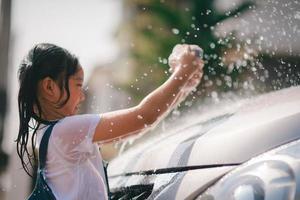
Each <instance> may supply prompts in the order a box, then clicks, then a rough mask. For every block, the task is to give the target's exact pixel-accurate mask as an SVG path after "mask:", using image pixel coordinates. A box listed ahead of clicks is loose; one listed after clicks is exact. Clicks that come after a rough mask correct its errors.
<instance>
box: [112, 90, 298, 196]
mask: <svg viewBox="0 0 300 200" xmlns="http://www.w3.org/2000/svg"><path fill="white" fill-rule="evenodd" d="M215 105H216V106H215V107H216V108H215V109H213V108H210V109H206V111H205V112H200V111H199V112H198V113H197V112H195V113H193V114H189V115H188V116H187V117H179V118H178V120H174V123H173V125H170V126H169V127H168V128H165V129H162V128H160V129H159V130H160V131H161V130H163V133H160V134H156V135H155V137H153V138H151V139H147V140H145V141H142V142H140V143H138V144H137V145H135V146H134V147H132V148H130V149H128V150H127V151H125V152H124V153H122V154H121V155H120V156H118V157H117V158H115V159H114V160H112V161H111V162H110V164H109V166H108V179H109V190H110V197H111V199H161V200H166V199H176V200H182V199H187V200H189V199H196V200H214V199H216V200H219V199H222V200H223V199H225V200H227V199H230V200H231V199H232V200H263V199H264V200H298V199H300V87H299V86H297V87H291V88H286V89H282V90H278V91H273V92H270V93H267V94H262V95H258V96H256V97H253V98H245V99H241V100H237V101H232V102H231V103H230V104H227V105H222V104H215ZM203 107H204V106H203ZM194 110H197V109H194ZM150 134H151V133H150Z"/></svg>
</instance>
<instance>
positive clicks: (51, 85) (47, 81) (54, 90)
mask: <svg viewBox="0 0 300 200" xmlns="http://www.w3.org/2000/svg"><path fill="white" fill-rule="evenodd" d="M41 86H42V89H43V91H44V94H46V95H47V96H48V97H57V96H59V94H60V89H59V87H58V85H57V83H56V82H55V81H54V80H53V79H52V78H50V77H46V78H44V79H43V80H42V82H41Z"/></svg>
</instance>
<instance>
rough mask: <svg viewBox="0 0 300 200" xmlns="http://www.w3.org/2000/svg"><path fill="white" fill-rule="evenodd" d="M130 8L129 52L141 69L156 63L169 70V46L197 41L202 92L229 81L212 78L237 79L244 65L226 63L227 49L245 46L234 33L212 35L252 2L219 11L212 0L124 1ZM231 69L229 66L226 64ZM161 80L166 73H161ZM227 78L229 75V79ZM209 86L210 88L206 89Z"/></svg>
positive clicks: (225, 87) (220, 86) (247, 8)
mask: <svg viewBox="0 0 300 200" xmlns="http://www.w3.org/2000/svg"><path fill="white" fill-rule="evenodd" d="M127 5H128V6H129V7H134V8H135V14H134V17H133V18H132V21H130V29H129V30H130V33H131V35H132V38H133V39H134V43H135V45H134V47H132V48H131V51H130V53H131V55H132V56H133V58H134V59H135V60H136V63H137V66H139V68H140V69H138V70H137V71H138V72H140V71H142V70H141V68H142V66H145V63H147V65H148V66H149V65H151V66H158V67H159V68H160V69H161V70H162V71H166V70H168V68H169V67H168V65H167V58H168V56H169V54H170V53H171V51H172V48H173V47H174V46H175V45H176V44H178V43H188V44H197V45H199V46H200V47H201V48H203V50H204V53H205V54H204V60H205V63H206V65H205V68H204V75H206V76H205V79H204V80H203V81H202V83H201V85H200V89H201V88H205V90H204V89H202V91H205V93H207V92H209V91H210V90H216V89H218V90H220V91H224V90H225V91H226V90H229V89H231V88H232V84H228V83H227V84H218V85H216V84H215V80H220V81H221V82H223V83H225V82H226V81H227V82H228V81H230V82H231V83H232V82H234V81H237V80H238V77H239V76H240V74H241V73H243V72H244V70H245V69H244V68H241V67H240V66H239V65H236V63H233V64H231V63H228V62H226V58H224V57H226V53H227V52H228V51H235V50H238V51H240V50H241V48H242V49H243V50H242V51H244V50H245V49H247V45H245V44H243V43H242V44H241V43H240V42H237V40H236V39H235V35H234V33H230V34H228V35H227V36H226V37H224V38H222V37H218V36H216V34H215V29H216V27H217V26H218V25H219V24H221V23H222V22H223V21H224V20H227V19H229V18H232V17H235V18H237V17H239V16H240V15H241V14H242V13H244V12H245V11H247V10H249V9H250V8H251V7H253V6H254V5H253V3H252V2H251V1H248V2H244V3H243V4H241V5H239V6H237V7H236V8H234V9H233V10H230V11H226V12H218V11H217V10H216V9H215V1H213V0H185V1H179V0H177V1H167V0H151V1H150V0H149V1H134V0H127ZM230 64H231V66H233V68H230V69H229V68H228V65H230ZM160 77H162V79H163V80H161V81H158V80H154V81H156V82H159V83H161V82H162V81H164V79H166V77H167V76H160ZM228 77H229V78H228ZM208 88H210V89H208Z"/></svg>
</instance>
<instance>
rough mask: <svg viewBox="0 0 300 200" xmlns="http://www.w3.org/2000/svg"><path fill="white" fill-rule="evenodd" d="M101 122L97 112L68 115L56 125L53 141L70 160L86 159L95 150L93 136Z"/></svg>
mask: <svg viewBox="0 0 300 200" xmlns="http://www.w3.org/2000/svg"><path fill="white" fill-rule="evenodd" d="M99 122H100V115H97V114H85V115H75V116H70V117H66V118H64V119H62V120H60V121H59V122H58V123H57V124H56V125H55V126H54V128H53V131H52V136H51V139H52V143H53V145H54V147H55V148H56V149H57V150H58V151H59V152H60V153H61V154H62V156H64V157H65V159H67V160H69V161H70V162H77V161H80V160H85V159H86V158H87V157H88V156H90V155H92V153H93V151H94V150H95V147H94V144H93V137H94V133H95V129H96V127H97V125H98V123H99Z"/></svg>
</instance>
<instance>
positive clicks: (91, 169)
mask: <svg viewBox="0 0 300 200" xmlns="http://www.w3.org/2000/svg"><path fill="white" fill-rule="evenodd" d="M99 120H100V116H99V115H95V114H85V115H74V116H70V117H65V118H63V119H61V120H59V121H58V122H57V123H56V124H55V126H54V127H53V130H52V133H51V136H50V139H49V144H48V150H47V159H46V168H45V176H46V181H47V183H48V185H49V186H50V188H51V189H52V192H53V193H54V195H55V197H56V198H57V200H77V199H78V200H82V199H87V200H97V199H99V200H102V199H105V200H106V199H107V189H106V183H105V181H106V180H105V174H104V169H103V165H102V157H101V154H100V152H99V147H98V145H97V144H93V142H92V139H93V135H94V132H95V128H96V126H97V124H98V122H99ZM41 126H42V128H41V129H39V130H38V132H37V148H39V145H40V142H41V139H42V136H43V135H44V132H45V131H46V129H47V128H48V126H46V125H45V126H44V127H43V125H41Z"/></svg>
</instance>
